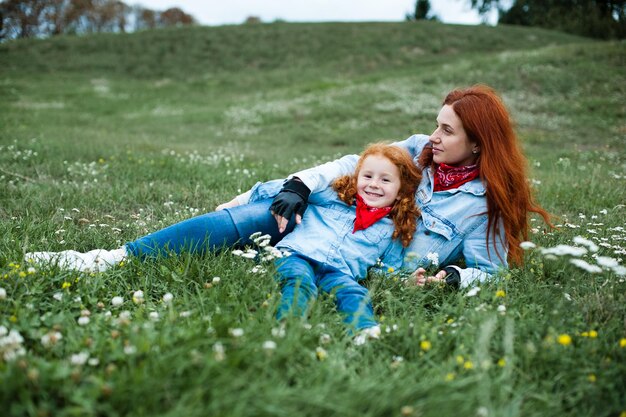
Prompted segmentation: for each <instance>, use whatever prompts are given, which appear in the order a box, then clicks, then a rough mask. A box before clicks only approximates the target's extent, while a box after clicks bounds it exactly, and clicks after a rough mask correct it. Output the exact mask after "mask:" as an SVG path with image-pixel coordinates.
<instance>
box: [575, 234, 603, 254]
mask: <svg viewBox="0 0 626 417" xmlns="http://www.w3.org/2000/svg"><path fill="white" fill-rule="evenodd" d="M573 241H574V243H576V244H578V245H582V246H586V247H587V248H589V250H590V251H591V252H597V251H598V245H596V244H595V243H594V242H592V241H591V240H589V239H585V238H584V237H582V236H576V237H574V239H573Z"/></svg>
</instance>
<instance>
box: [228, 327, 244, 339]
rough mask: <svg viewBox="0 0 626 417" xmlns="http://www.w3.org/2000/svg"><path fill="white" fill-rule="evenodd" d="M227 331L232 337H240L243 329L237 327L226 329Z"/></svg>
mask: <svg viewBox="0 0 626 417" xmlns="http://www.w3.org/2000/svg"><path fill="white" fill-rule="evenodd" d="M228 333H230V335H231V336H232V337H241V336H243V333H244V331H243V329H241V328H239V327H238V328H235V329H228Z"/></svg>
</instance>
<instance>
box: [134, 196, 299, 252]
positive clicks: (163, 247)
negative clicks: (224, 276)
mask: <svg viewBox="0 0 626 417" xmlns="http://www.w3.org/2000/svg"><path fill="white" fill-rule="evenodd" d="M271 204H272V199H266V200H260V201H257V202H255V203H250V204H244V205H241V206H237V207H233V208H229V209H225V210H221V211H214V212H211V213H206V214H203V215H200V216H196V217H192V218H190V219H187V220H184V221H182V222H180V223H176V224H173V225H171V226H169V227H166V228H165V229H161V230H159V231H156V232H154V233H151V234H149V235H147V236H144V237H141V238H139V239H137V240H135V241H134V242H128V243H127V244H126V249H127V251H128V253H129V254H131V255H134V256H138V257H141V258H149V257H156V256H159V255H161V256H163V255H167V254H168V253H172V252H173V253H176V254H179V253H181V252H182V251H187V252H190V253H206V252H207V251H216V250H218V249H220V248H224V247H227V248H232V247H236V246H243V245H246V244H249V243H251V240H250V235H251V234H253V233H255V232H261V233H262V234H269V235H270V236H272V239H271V241H270V244H271V245H272V246H273V245H275V244H276V243H278V241H279V240H280V239H282V238H283V237H284V236H285V235H286V234H287V233H289V232H291V231H292V230H293V227H294V225H295V222H294V221H291V222H290V223H289V225H288V227H287V229H286V230H285V232H283V233H282V234H280V233H278V227H277V225H276V220H275V219H274V217H273V216H272V214H271V213H270V211H269V207H270V205H271Z"/></svg>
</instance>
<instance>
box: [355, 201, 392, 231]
mask: <svg viewBox="0 0 626 417" xmlns="http://www.w3.org/2000/svg"><path fill="white" fill-rule="evenodd" d="M391 208H392V207H391V206H387V207H370V206H368V205H367V203H365V201H363V198H362V197H361V196H360V195H358V194H357V195H356V220H355V221H354V229H353V230H352V233H356V231H357V230H363V229H367V228H368V227H370V226H371V225H373V224H374V223H376V222H377V221H378V220H380V219H382V218H383V217H385V216H386V215H388V214H389V212H390V211H391Z"/></svg>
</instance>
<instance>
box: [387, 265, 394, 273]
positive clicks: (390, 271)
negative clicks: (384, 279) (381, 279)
mask: <svg viewBox="0 0 626 417" xmlns="http://www.w3.org/2000/svg"><path fill="white" fill-rule="evenodd" d="M393 271H395V269H393V267H392V266H390V267H389V268H387V272H389V273H390V274H391V273H392V272H393Z"/></svg>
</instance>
